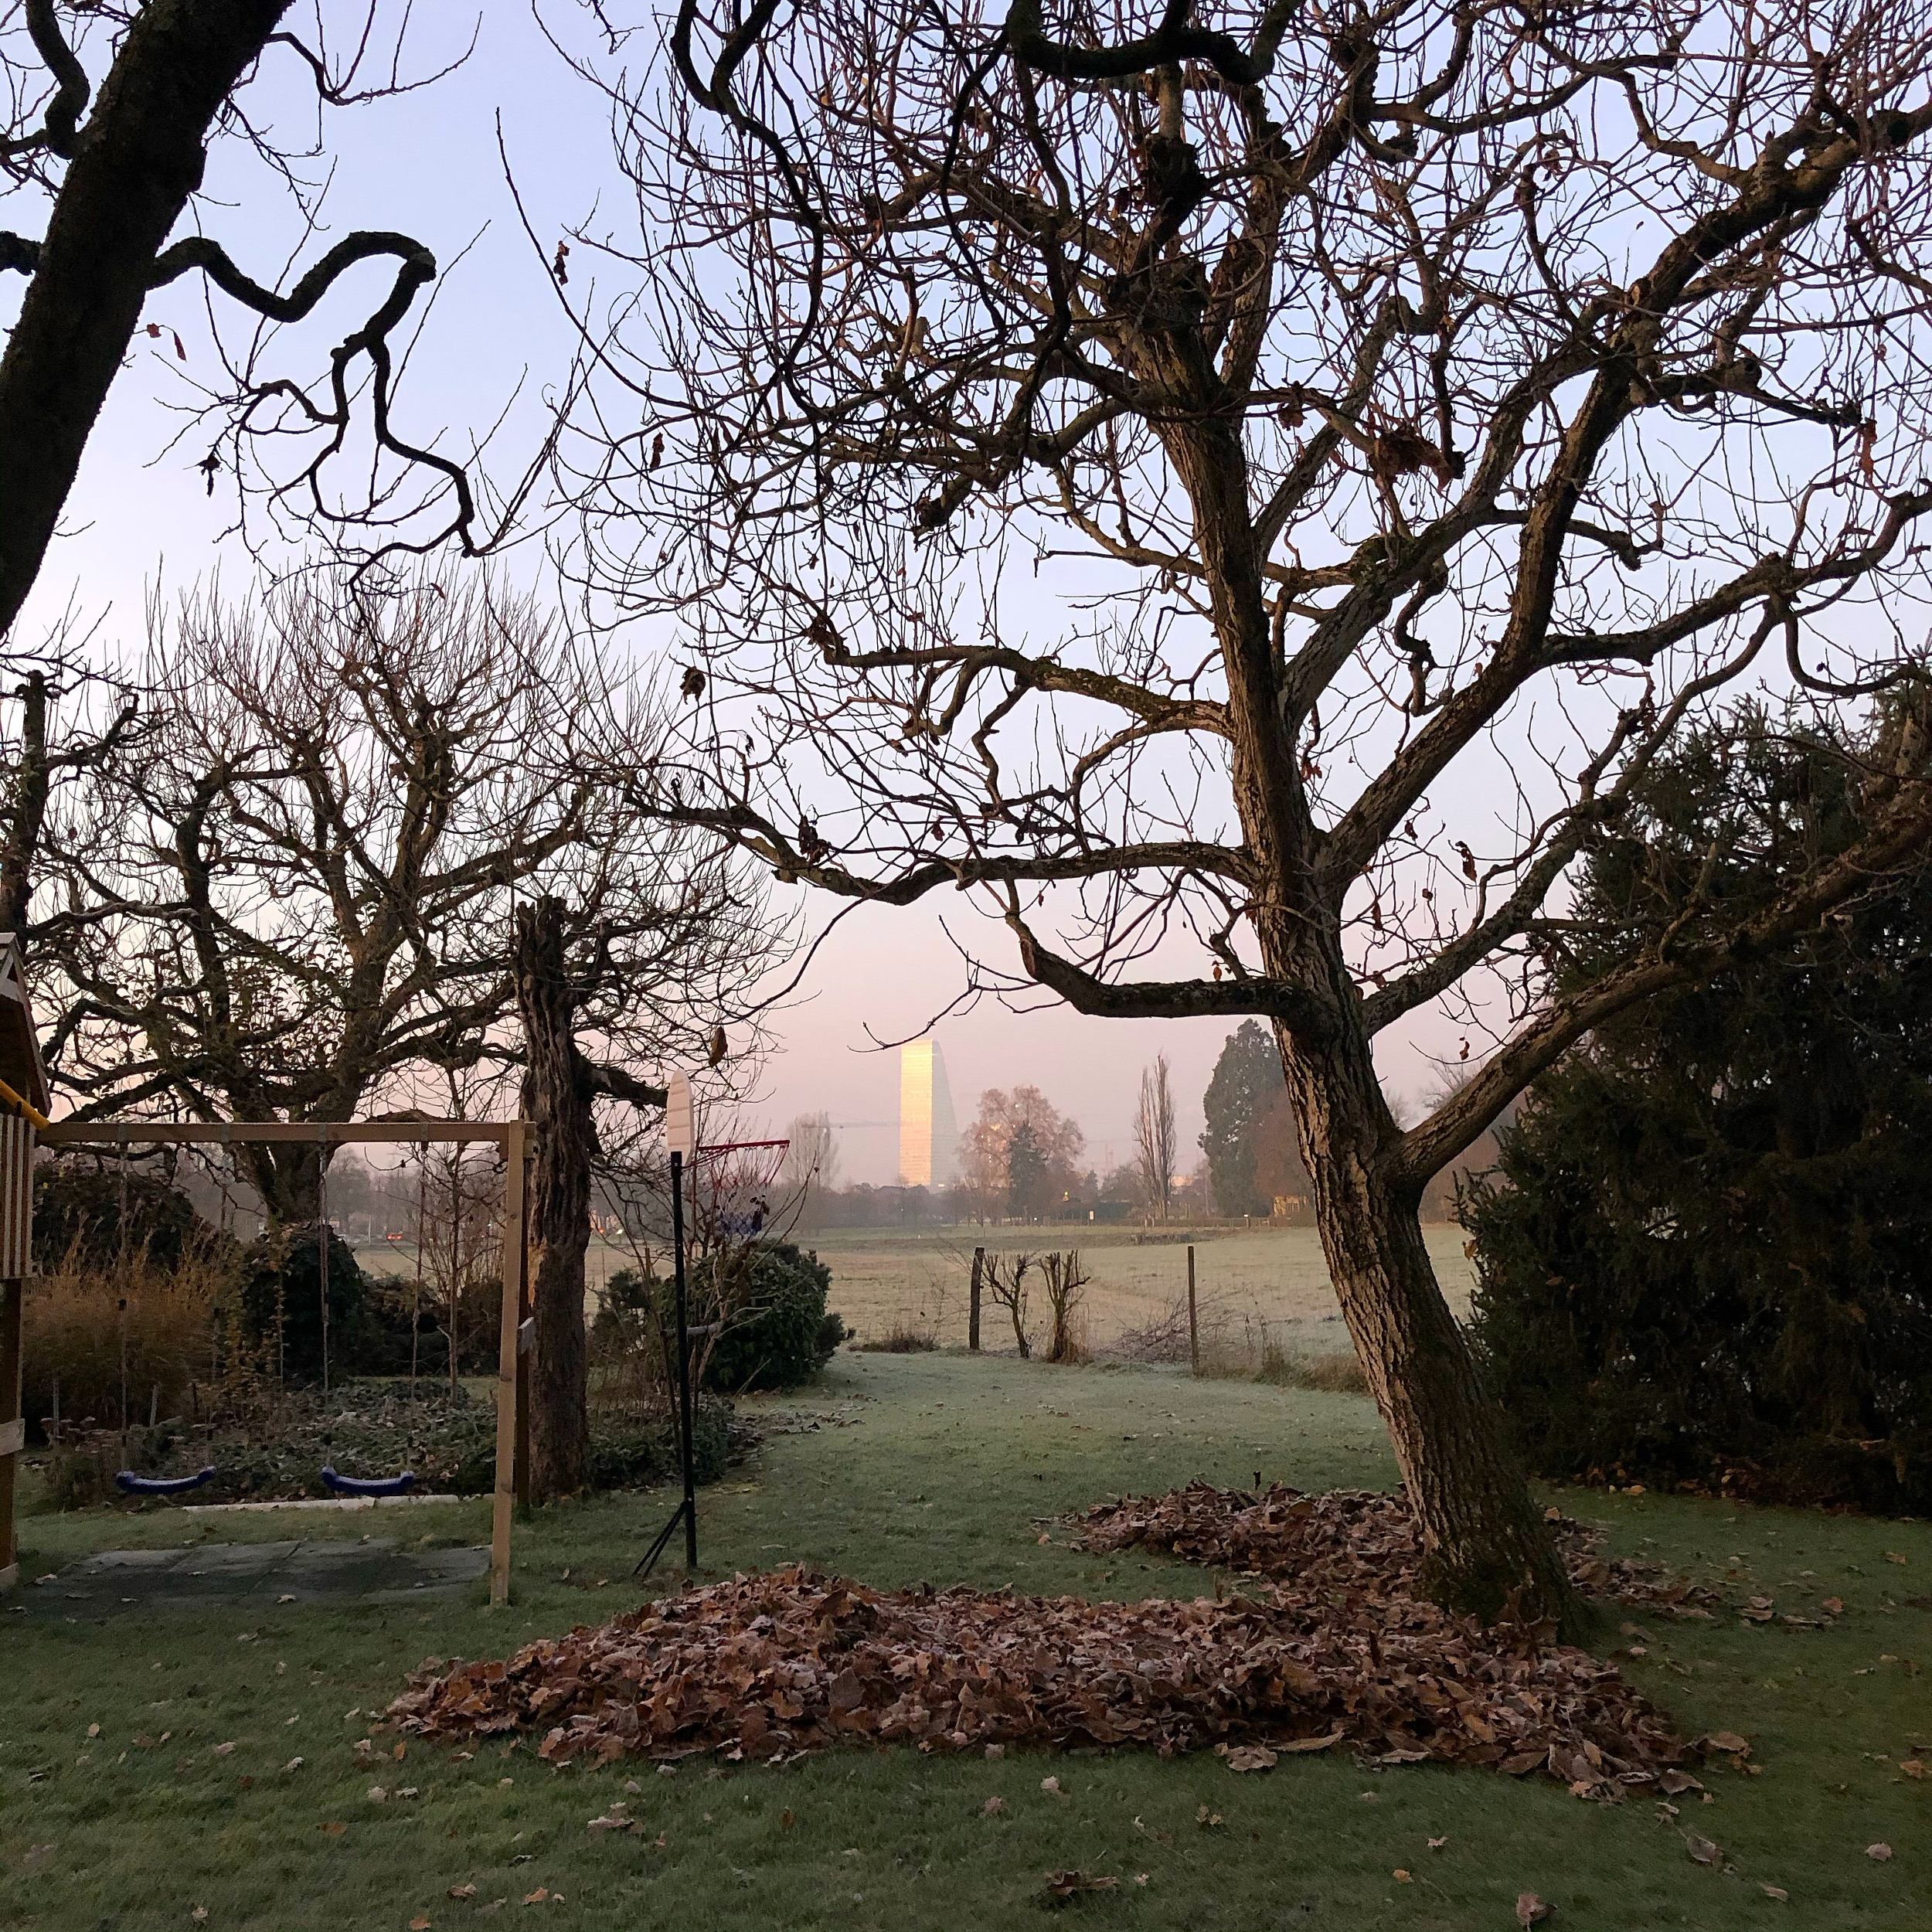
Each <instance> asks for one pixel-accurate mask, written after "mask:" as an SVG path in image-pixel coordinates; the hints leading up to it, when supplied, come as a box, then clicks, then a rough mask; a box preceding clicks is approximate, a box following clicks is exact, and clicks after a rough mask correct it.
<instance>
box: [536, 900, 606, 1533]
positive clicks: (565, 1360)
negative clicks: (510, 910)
mask: <svg viewBox="0 0 1932 1932" xmlns="http://www.w3.org/2000/svg"><path fill="white" fill-rule="evenodd" d="M516 1004H517V1011H518V1012H519V1015H521V1016H522V1022H523V1038H524V1043H525V1050H526V1053H527V1055H528V1056H529V1057H528V1060H527V1062H526V1071H525V1073H524V1077H523V1111H524V1114H525V1117H526V1118H527V1119H528V1120H529V1121H531V1122H532V1124H533V1125H534V1126H535V1128H536V1161H535V1162H534V1164H533V1167H532V1174H531V1177H530V1189H529V1202H530V1209H529V1212H530V1283H531V1296H532V1304H533V1313H534V1315H535V1318H536V1349H535V1352H534V1354H533V1355H532V1362H531V1366H530V1493H531V1495H532V1497H533V1498H535V1499H536V1501H537V1502H548V1501H549V1499H550V1498H553V1497H555V1496H567V1495H574V1494H575V1493H576V1492H577V1491H579V1490H580V1489H583V1488H585V1487H586V1486H587V1485H588V1483H589V1481H590V1352H589V1342H588V1339H587V1336H586V1335H585V1332H584V1325H583V1298H584V1294H585V1281H584V1272H583V1258H584V1254H585V1252H586V1250H587V1249H588V1248H589V1247H590V1163H591V1159H592V1156H593V1155H594V1151H595V1149H596V1145H597V1129H596V1127H595V1125H594V1123H593V1121H592V1119H591V1114H590V1095H591V1084H590V1063H588V1062H587V1060H585V1059H584V1057H583V1054H582V1053H580V1052H579V1050H578V1049H577V997H576V995H575V994H574V992H573V991H572V989H571V986H570V976H569V974H568V972H567V971H566V966H565V961H564V951H563V903H562V901H561V900H556V899H549V898H544V899H539V900H537V901H536V903H535V904H534V905H530V906H519V907H518V908H517V914H516Z"/></svg>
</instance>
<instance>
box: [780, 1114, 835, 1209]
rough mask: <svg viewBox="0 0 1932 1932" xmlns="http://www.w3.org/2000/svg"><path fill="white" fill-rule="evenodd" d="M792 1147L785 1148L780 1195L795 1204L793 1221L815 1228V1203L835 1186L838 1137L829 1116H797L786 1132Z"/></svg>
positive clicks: (816, 1206) (816, 1207)
mask: <svg viewBox="0 0 1932 1932" xmlns="http://www.w3.org/2000/svg"><path fill="white" fill-rule="evenodd" d="M785 1136H786V1138H787V1140H788V1141H790V1142H791V1145H790V1146H788V1147H787V1148H786V1149H785V1164H784V1171H783V1172H782V1173H781V1175H779V1177H778V1185H779V1190H780V1192H781V1194H782V1195H783V1196H784V1197H785V1199H787V1201H790V1202H794V1203H795V1204H796V1206H795V1209H794V1218H795V1219H797V1220H798V1222H799V1223H800V1224H801V1225H802V1226H814V1227H815V1226H818V1225H819V1222H820V1218H821V1217H820V1215H819V1213H818V1204H819V1200H820V1198H821V1196H825V1195H827V1194H829V1193H830V1192H832V1190H833V1189H835V1188H836V1187H837V1186H838V1135H837V1134H836V1133H835V1131H833V1128H832V1116H831V1115H830V1114H825V1113H818V1114H798V1115H797V1116H796V1117H794V1119H793V1121H792V1122H791V1125H790V1126H789V1127H787V1128H786V1129H785Z"/></svg>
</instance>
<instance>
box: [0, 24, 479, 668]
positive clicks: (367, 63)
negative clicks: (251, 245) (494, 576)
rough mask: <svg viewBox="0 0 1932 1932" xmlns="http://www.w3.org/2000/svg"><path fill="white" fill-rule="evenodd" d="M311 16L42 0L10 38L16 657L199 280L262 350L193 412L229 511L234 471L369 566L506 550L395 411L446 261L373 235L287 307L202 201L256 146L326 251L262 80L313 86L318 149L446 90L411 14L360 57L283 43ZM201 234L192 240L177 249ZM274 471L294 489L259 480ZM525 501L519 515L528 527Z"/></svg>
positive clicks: (7, 33) (7, 32)
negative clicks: (333, 324) (279, 353)
mask: <svg viewBox="0 0 1932 1932" xmlns="http://www.w3.org/2000/svg"><path fill="white" fill-rule="evenodd" d="M291 11H293V9H291V5H290V0H149V3H148V4H147V5H142V6H138V7H121V6H100V5H90V4H82V3H81V0H73V4H68V5H61V4H57V0H24V4H23V5H20V6H17V7H10V8H9V9H7V12H6V14H5V16H4V18H3V19H0V83H4V86H5V109H4V110H3V112H4V116H5V119H4V124H0V171H4V175H5V182H6V184H7V185H5V186H4V188H0V193H4V195H5V198H6V199H7V201H8V202H9V216H10V217H11V219H15V220H17V221H21V222H22V223H25V224H26V226H29V228H30V229H32V230H35V231H36V232H32V233H14V232H12V231H11V230H0V270H12V271H13V272H14V273H15V274H20V275H22V276H24V277H26V290H25V293H24V294H23V295H22V298H21V301H20V307H19V315H18V317H17V318H16V320H15V322H14V325H13V328H12V332H11V333H10V334H9V337H8V339H7V344H6V348H5V353H4V355H0V474H3V475H5V478H6V479H7V484H6V490H5V495H4V498H0V635H4V634H5V633H6V632H7V631H9V629H10V628H11V627H12V624H13V622H14V620H15V617H17V616H18V615H19V611H20V608H21V606H22V604H23V603H24V602H25V600H26V596H27V594H28V592H29V590H31V589H32V586H33V583H34V581H35V580H36V577H38V576H39V572H40V569H41V566H42V565H43V563H44V562H45V560H46V554H47V549H48V546H49V544H50V543H52V542H53V537H54V533H55V530H56V526H57V525H58V523H59V522H60V515H61V511H62V509H63V506H64V505H65V504H66V501H67V498H68V495H69V492H70V491H71V490H72V488H73V481H74V478H75V476H76V474H77V473H78V471H79V469H80V458H81V454H82V452H83V450H84V449H85V448H86V447H87V439H88V437H90V435H91V434H93V430H94V423H95V421H96V420H97V417H99V414H100V409H101V406H102V404H103V403H104V401H105V400H106V398H107V392H108V389H110V387H111V386H112V384H113V383H114V378H115V376H117V374H118V373H119V372H120V371H121V369H122V367H123V366H124V365H125V364H126V362H128V359H129V357H130V355H131V352H132V349H133V345H134V340H135V336H136V332H137V330H138V328H139V327H140V325H141V312H142V310H143V308H144V307H145V304H146V303H147V301H148V298H149V296H150V295H151V294H152V293H153V291H155V290H157V289H160V288H165V287H168V285H170V284H172V283H175V282H177V281H180V280H182V278H183V277H195V278H196V280H197V281H202V282H205V283H206V284H208V285H209V289H210V291H211V295H218V296H219V298H220V299H219V301H212V302H211V310H210V312H211V314H212V315H214V316H215V317H216V319H217V321H218V323H219V318H220V317H221V315H222V314H223V311H226V313H227V314H228V315H231V316H232V315H234V314H236V313H237V312H239V313H240V314H241V315H243V316H245V317H246V318H247V324H248V326H249V328H250V331H251V332H252V333H251V336H250V339H249V340H248V341H247V342H246V344H245V345H240V346H239V347H237V348H236V349H234V350H233V351H232V352H230V351H224V352H223V367H222V368H221V369H220V371H219V373H218V374H216V376H214V377H213V379H210V380H209V381H207V382H206V383H202V385H201V393H200V395H199V398H198V399H197V400H198V405H199V408H198V413H199V414H200V416H201V417H202V420H205V421H207V422H208V423H209V425H210V428H209V434H210V439H211V440H210V441H209V445H208V447H207V449H206V454H204V455H203V456H202V457H201V459H200V463H199V468H200V469H201V471H202V474H204V475H205V476H206V479H207V484H208V488H209V490H210V492H212V491H213V488H214V487H215V481H216V477H217V475H218V474H219V473H221V472H222V471H224V470H226V471H232V472H233V473H234V474H235V475H236V478H237V480H238V481H248V480H250V478H251V476H252V480H253V484H254V485H255V486H256V487H257V488H259V489H260V490H261V491H262V492H265V494H266V495H267V499H268V502H269V503H270V505H271V507H272V509H273V511H274V512H275V513H276V514H277V515H286V516H287V517H290V518H292V519H294V521H295V522H298V524H300V525H301V526H304V527H306V528H308V529H318V528H319V529H321V530H323V531H325V532H328V533H329V534H330V535H332V536H335V537H337V538H339V539H344V540H345V541H346V542H349V543H350V544H351V546H352V547H359V548H360V549H361V551H362V554H363V555H364V556H366V557H375V556H382V555H384V554H388V553H393V552H395V551H397V550H422V549H430V548H434V547H437V546H440V545H441V544H443V543H447V542H451V541H454V542H455V543H457V544H459V545H460V546H461V547H462V548H463V549H465V550H466V551H468V552H470V553H476V552H478V551H479V550H481V549H483V548H485V547H486V546H487V545H488V543H489V542H490V541H491V533H490V532H488V530H486V529H485V523H486V521H487V518H486V513H485V512H486V506H485V505H483V504H481V503H480V502H479V501H478V495H477V493H476V490H475V488H474V485H473V484H472V481H471V478H470V477H469V475H468V474H467V473H466V471H465V470H464V467H463V466H462V465H461V464H459V463H457V462H456V461H454V460H453V459H452V458H451V457H447V456H446V455H444V454H440V453H439V452H438V451H436V450H435V449H434V448H433V447H430V443H431V442H432V441H433V440H434V439H433V438H431V437H427V436H425V435H424V434H422V433H421V432H420V431H417V432H415V433H414V434H413V435H412V434H411V433H410V431H408V430H406V429H405V427H403V423H402V421H401V420H400V417H399V414H398V411H397V408H396V394H395V380H396V370H397V366H398V362H399V360H400V357H399V355H398V352H397V350H396V347H395V346H394V338H396V336H397V335H398V332H400V331H401V330H402V329H403V328H404V327H405V325H406V324H407V323H408V321H409V319H410V317H411V315H412V314H413V313H416V312H420V304H419V301H418V298H419V296H420V294H421V291H423V288H424V287H426V286H427V284H430V282H431V281H434V278H435V276H436V274H437V261H436V257H435V256H434V253H432V252H431V251H430V249H429V248H428V247H426V246H425V245H424V244H423V243H422V242H420V241H418V240H416V239H415V238H414V237H413V236H409V235H404V234H400V233H394V232H393V231H389V230H357V231H355V232H354V233H349V234H346V235H344V236H342V238H341V239H340V240H338V241H336V242H335V243H333V244H332V246H330V247H327V248H326V249H320V250H317V251H316V253H315V255H314V258H313V259H312V260H311V261H310V262H309V263H308V264H307V265H306V266H305V267H302V268H301V270H300V272H299V273H297V274H294V275H293V276H292V277H291V279H289V280H288V281H287V284H286V285H285V286H284V285H281V284H277V283H274V282H271V283H268V284H264V283H262V282H260V281H257V280H256V279H255V278H254V277H253V276H252V275H250V274H249V273H248V271H247V269H246V268H245V267H243V266H241V265H240V264H238V263H236V261H235V260H233V258H232V257H230V255H229V253H228V252H227V251H226V249H224V248H223V246H222V245H221V243H220V242H219V240H216V238H215V236H214V235H213V233H210V232H209V231H210V230H212V229H213V228H214V227H216V226H217V225H218V224H219V222H220V221H221V219H223V216H225V215H226V212H227V211H226V208H225V207H223V206H222V205H221V204H220V203H219V202H214V201H211V200H209V199H207V198H206V197H205V196H203V195H202V192H201V189H202V177H203V175H204V173H205V172H206V167H207V164H208V161H209V154H210V151H211V149H213V148H214V147H215V146H216V145H218V144H222V143H226V144H229V145H233V146H234V147H236V148H241V147H249V148H253V150H254V151H255V154H256V155H257V158H260V160H262V161H263V162H266V163H267V175H268V178H269V179H270V181H271V182H277V183H279V185H280V187H281V189H282V190H283V191H284V192H286V193H287V194H288V195H289V196H292V197H293V199H294V206H295V209H296V212H297V214H298V218H299V219H301V220H302V221H303V223H304V226H305V227H306V228H307V230H308V233H309V235H310V236H311V238H312V237H313V236H314V235H315V233H316V231H317V230H318V229H319V227H320V226H321V206H320V196H319V194H318V192H315V191H314V190H312V189H310V188H309V187H308V186H307V185H305V184H304V180H303V178H302V173H301V170H300V168H298V165H297V163H298V159H299V157H298V155H295V154H294V153H292V152H291V151H285V150H284V149H281V148H277V146H276V145H275V142H274V137H273V135H272V134H270V131H269V129H270V126H271V125H272V122H271V120H270V117H269V116H268V115H267V114H266V113H262V112H257V111H254V109H253V103H252V102H251V100H250V87H251V86H252V85H253V83H254V82H255V81H256V80H257V79H258V78H259V77H260V75H261V73H262V72H263V71H264V69H265V68H267V67H270V66H274V65H277V64H278V63H286V64H287V66H290V67H291V69H294V70H298V71H300V70H306V72H307V74H308V77H309V78H310V80H311V82H312V85H313V88H314V94H315V114H316V122H317V129H318V132H317V145H318V146H319V145H321V132H320V130H321V124H322V123H323V121H325V119H326V118H332V117H333V116H334V115H335V114H337V113H338V112H340V111H342V110H344V109H346V108H349V107H355V106H358V105H361V104H366V103H369V102H371V101H375V100H381V99H383V98H385V97H390V96H393V95H396V94H402V93H406V92H408V91H409V90H410V89H412V88H413V87H420V86H423V85H427V84H428V83H430V82H432V81H434V80H437V79H438V78H440V74H441V73H447V71H448V67H447V66H444V68H443V69H441V70H438V71H437V72H429V71H425V72H423V73H420V75H416V76H413V77H412V76H411V75H410V73H409V71H408V67H407V63H406V59H405V54H404V49H403V34H404V32H405V31H406V26H407V21H408V10H407V9H406V8H398V9H396V10H395V13H394V26H393V31H389V30H386V28H385V26H384V20H383V9H382V8H381V5H380V0H369V4H368V5H366V7H365V8H363V9H361V12H362V19H360V21H359V22H352V24H351V25H350V26H349V32H348V35H347V36H346V42H345V46H342V47H338V46H335V45H333V44H332V43H331V40H330V39H329V37H328V29H327V26H326V23H325V20H324V19H323V17H322V15H321V12H320V10H319V9H318V12H317V13H316V15H315V21H314V30H313V32H308V30H307V29H304V31H303V32H296V31H294V30H293V29H291V28H289V27H287V26H284V24H283V23H284V19H285V17H286V16H287V15H288V14H290V13H291ZM459 58H461V56H459ZM271 192H273V190H271ZM184 226H185V227H186V228H187V229H188V230H189V232H188V233H185V234H181V233H178V231H179V230H181V229H182V228H183V227H184ZM171 237H175V239H172V240H171V239H170V238H171ZM362 264H379V273H380V274H382V277H383V282H382V286H381V292H380V294H379V298H378V299H377V300H376V301H375V303H374V304H373V305H372V306H371V307H369V308H368V310H367V311H366V314H365V315H363V316H362V319H361V320H360V321H359V322H358V323H357V325H355V327H354V328H351V329H350V330H349V331H348V332H347V333H345V335H342V337H341V338H340V340H339V341H338V343H337V345H336V347H335V349H334V351H333V352H332V354H330V355H328V357H327V359H326V362H325V367H324V369H321V371H319V372H318V374H317V376H316V377H315V379H313V380H311V381H308V382H303V381H298V379H295V378H294V376H290V375H289V374H287V372H285V371H284V370H281V369H277V368H276V367H275V366H274V363H273V359H272V357H271V355H270V342H272V340H273V338H274V336H275V335H277V332H279V331H280V330H281V328H284V326H287V325H294V324H298V323H301V322H302V321H305V320H306V319H307V318H309V317H310V316H311V315H315V313H317V311H319V310H321V309H322V308H324V306H325V304H327V303H328V302H329V300H330V298H332V297H333V296H335V294H337V292H338V290H341V289H343V288H345V287H350V286H352V285H357V284H360V283H361V281H362V279H363V275H362V272H361V271H362ZM149 332H150V334H151V335H160V334H162V329H161V328H160V325H158V324H157V325H151V326H150V329H149ZM351 452H353V453H351ZM270 453H272V460H273V461H274V463H275V464H277V466H278V467H277V468H276V469H275V470H274V472H273V473H272V474H270V473H268V472H264V471H254V470H253V464H254V461H255V459H256V457H257V456H260V455H266V454H270ZM291 457H293V461H292V462H291V461H289V459H290V458H291ZM338 457H342V458H344V461H342V462H340V463H338V462H337V461H336V460H335V459H336V458H338ZM371 458H372V459H373V460H372V461H371ZM284 464H285V465H286V467H281V466H283V465H284ZM358 465H359V466H360V473H359V475H357V476H355V477H351V476H350V475H349V472H350V471H352V470H354V469H355V468H357V466H358ZM338 471H341V472H342V477H343V481H344V484H345V488H342V489H341V490H338V488H336V485H335V478H336V474H337V472H338ZM358 492H362V494H360V495H359V494H358ZM515 495H516V493H515V492H512V503H511V504H510V505H499V506H498V509H499V511H501V510H503V509H507V508H513V507H514V499H515Z"/></svg>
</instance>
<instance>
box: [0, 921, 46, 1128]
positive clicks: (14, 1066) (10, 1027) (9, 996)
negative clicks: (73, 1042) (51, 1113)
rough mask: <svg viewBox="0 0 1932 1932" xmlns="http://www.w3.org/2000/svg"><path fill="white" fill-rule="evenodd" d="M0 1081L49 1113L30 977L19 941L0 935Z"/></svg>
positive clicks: (10, 934) (4, 934)
mask: <svg viewBox="0 0 1932 1932" xmlns="http://www.w3.org/2000/svg"><path fill="white" fill-rule="evenodd" d="M0 1080H4V1081H5V1082H6V1083H7V1085H8V1086H9V1087H12V1089H13V1090H14V1091H15V1093H16V1094H19V1095H20V1096H21V1097H22V1099H24V1100H29V1101H31V1102H32V1104H33V1105H34V1106H36V1107H38V1108H39V1110H40V1111H41V1112H42V1113H43V1114H44V1113H46V1111H47V1107H48V1104H49V1101H50V1100H51V1098H52V1096H51V1095H50V1094H49V1092H48V1090H47V1070H46V1067H45V1066H43V1065H42V1064H41V1060H40V1038H39V1035H38V1034H37V1033H36V1032H35V1031H34V1026H33V1002H32V1000H30V999H29V998H28V996H27V976H26V971H25V968H24V966H23V964H22V960H21V957H20V942H19V940H18V939H16V938H15V937H14V936H13V934H12V933H0Z"/></svg>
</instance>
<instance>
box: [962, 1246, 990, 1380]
mask: <svg viewBox="0 0 1932 1932" xmlns="http://www.w3.org/2000/svg"><path fill="white" fill-rule="evenodd" d="M985 1268H986V1250H985V1249H984V1248H975V1249H974V1250H973V1292H972V1298H971V1301H970V1302H969V1304H968V1307H967V1311H966V1345H967V1347H968V1349H971V1351H972V1352H973V1353H974V1354H975V1355H978V1353H979V1284H980V1277H981V1275H982V1274H984V1273H985Z"/></svg>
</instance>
